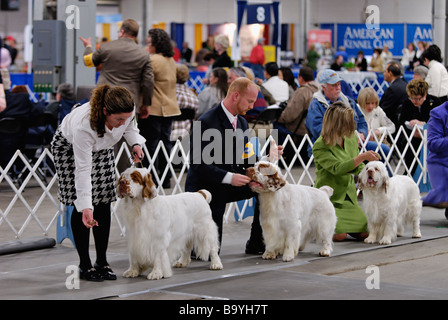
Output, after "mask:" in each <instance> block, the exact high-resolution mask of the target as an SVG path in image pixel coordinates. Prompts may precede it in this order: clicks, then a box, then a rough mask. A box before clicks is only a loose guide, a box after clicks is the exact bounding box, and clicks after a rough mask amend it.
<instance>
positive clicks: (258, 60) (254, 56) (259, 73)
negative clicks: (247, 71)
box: [249, 38, 265, 80]
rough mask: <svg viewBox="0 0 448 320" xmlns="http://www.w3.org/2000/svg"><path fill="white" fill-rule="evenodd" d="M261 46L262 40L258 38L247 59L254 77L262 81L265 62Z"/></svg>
mask: <svg viewBox="0 0 448 320" xmlns="http://www.w3.org/2000/svg"><path fill="white" fill-rule="evenodd" d="M263 46H264V38H259V39H258V40H257V44H256V45H255V46H254V47H253V48H252V50H251V52H250V57H249V62H250V63H251V68H252V70H253V71H254V75H255V77H257V78H260V79H262V80H264V72H263V66H264V62H265V58H264V49H263Z"/></svg>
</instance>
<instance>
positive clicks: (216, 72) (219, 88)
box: [197, 68, 229, 117]
mask: <svg viewBox="0 0 448 320" xmlns="http://www.w3.org/2000/svg"><path fill="white" fill-rule="evenodd" d="M209 83H210V85H209V86H208V87H205V88H204V90H202V91H201V93H199V95H198V99H199V109H198V114H197V115H198V117H200V116H201V115H202V114H204V113H205V112H207V111H208V110H210V109H211V108H213V107H214V106H215V105H216V104H217V103H218V102H220V101H221V100H222V99H224V97H225V96H226V94H227V89H228V88H229V85H228V76H227V72H226V70H224V68H214V69H213V70H212V72H211V74H210V78H209Z"/></svg>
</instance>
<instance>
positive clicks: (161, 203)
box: [117, 168, 222, 279]
mask: <svg viewBox="0 0 448 320" xmlns="http://www.w3.org/2000/svg"><path fill="white" fill-rule="evenodd" d="M117 189H118V197H119V198H120V199H119V200H118V204H117V212H119V213H120V214H121V215H123V216H124V218H125V222H126V233H127V238H128V246H129V262H130V267H129V269H128V270H127V271H125V272H124V274H123V276H124V277H126V278H134V277H138V276H139V275H140V274H142V273H143V272H144V271H145V270H146V269H148V268H149V267H151V266H152V267H153V268H152V271H151V272H150V273H149V275H148V277H147V278H148V279H161V278H168V277H171V276H172V270H171V264H172V263H173V262H174V261H176V259H177V258H179V257H180V258H179V259H178V260H177V261H176V262H175V263H174V265H173V266H174V267H177V268H181V267H185V266H187V265H188V264H189V263H190V261H191V250H192V249H194V252H195V253H196V255H197V256H198V257H199V258H200V259H201V260H204V261H207V260H208V259H209V257H210V260H211V264H210V269H212V270H221V269H222V263H221V259H220V258H219V256H218V251H219V242H218V230H217V226H216V224H215V222H214V221H213V219H212V214H211V210H210V206H209V203H210V201H211V194H210V192H208V191H207V190H200V191H198V192H186V193H180V194H176V195H170V196H158V195H157V190H156V187H155V185H154V182H153V180H152V178H151V174H150V172H149V170H148V169H137V168H129V169H127V170H126V171H124V172H123V173H122V174H121V176H120V179H119V181H118V186H117Z"/></svg>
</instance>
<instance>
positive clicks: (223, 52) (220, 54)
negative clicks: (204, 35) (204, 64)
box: [213, 34, 232, 69]
mask: <svg viewBox="0 0 448 320" xmlns="http://www.w3.org/2000/svg"><path fill="white" fill-rule="evenodd" d="M229 45H230V43H229V37H227V36H226V35H225V34H219V35H217V36H216V37H215V50H216V53H217V55H216V60H215V62H214V63H213V69H214V68H218V67H221V68H231V67H232V60H230V57H229V55H228V54H227V50H228V49H229Z"/></svg>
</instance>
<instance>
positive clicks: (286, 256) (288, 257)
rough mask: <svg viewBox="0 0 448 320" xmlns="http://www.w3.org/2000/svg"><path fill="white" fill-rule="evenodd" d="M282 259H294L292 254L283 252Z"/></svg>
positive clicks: (288, 260)
mask: <svg viewBox="0 0 448 320" xmlns="http://www.w3.org/2000/svg"><path fill="white" fill-rule="evenodd" d="M283 261H284V262H291V261H294V256H293V255H292V254H284V255H283Z"/></svg>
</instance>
